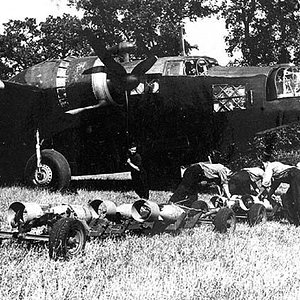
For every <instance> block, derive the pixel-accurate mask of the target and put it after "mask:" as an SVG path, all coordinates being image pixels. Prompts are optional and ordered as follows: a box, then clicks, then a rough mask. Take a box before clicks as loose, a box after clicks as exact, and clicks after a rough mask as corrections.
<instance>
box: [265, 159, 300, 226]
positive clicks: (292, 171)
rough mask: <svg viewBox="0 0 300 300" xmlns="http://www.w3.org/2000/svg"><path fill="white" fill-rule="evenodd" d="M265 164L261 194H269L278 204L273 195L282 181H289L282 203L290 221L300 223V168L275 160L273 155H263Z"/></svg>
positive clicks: (274, 204)
mask: <svg viewBox="0 0 300 300" xmlns="http://www.w3.org/2000/svg"><path fill="white" fill-rule="evenodd" d="M262 162H263V165H264V171H265V172H264V176H263V180H262V190H261V194H262V195H264V194H266V195H267V199H268V200H269V201H270V203H271V204H272V206H273V207H275V206H276V205H277V204H276V202H275V201H274V200H273V199H272V197H271V196H272V195H273V194H274V193H275V191H276V189H277V188H278V187H279V185H280V184H281V183H288V184H289V188H288V190H287V192H286V194H285V195H283V199H282V204H283V206H284V207H285V208H286V209H287V212H288V216H287V217H288V219H289V221H290V222H291V223H292V224H294V225H296V226H299V225H300V170H299V169H298V168H297V167H295V166H292V165H286V164H283V163H281V162H279V161H275V160H274V158H273V157H272V156H271V155H267V154H266V155H264V156H263V157H262Z"/></svg>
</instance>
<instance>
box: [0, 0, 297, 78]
mask: <svg viewBox="0 0 300 300" xmlns="http://www.w3.org/2000/svg"><path fill="white" fill-rule="evenodd" d="M68 5H69V6H73V7H76V8H77V9H78V10H81V11H82V12H83V16H82V17H81V18H79V17H77V16H72V15H70V14H64V15H62V16H60V17H53V16H48V17H47V18H46V20H45V21H43V22H40V23H37V22H36V19H33V18H26V19H25V20H22V21H21V20H10V21H9V22H7V23H4V24H3V26H4V31H3V33H2V34H1V35H0V58H1V59H0V78H2V79H5V78H9V77H10V76H11V75H14V74H16V73H18V72H19V71H21V70H23V69H25V68H27V67H29V66H32V65H34V64H37V63H39V62H42V61H44V60H47V59H54V58H63V57H66V56H83V55H91V54H92V52H91V48H90V46H89V44H88V43H87V41H86V39H85V37H84V35H83V32H82V28H85V27H89V28H91V29H92V30H93V31H94V32H95V34H97V35H98V36H99V37H100V38H102V39H103V40H104V41H105V43H106V45H107V46H113V45H116V44H117V43H119V42H121V41H133V42H135V44H136V46H137V51H136V52H135V53H134V58H144V57H146V56H148V55H149V54H155V55H158V56H171V55H178V54H180V52H181V36H180V32H181V28H182V27H183V25H184V21H185V20H187V19H188V20H190V21H192V22H195V21H196V20H197V18H204V17H208V16H217V17H220V18H221V17H222V18H224V19H225V22H226V29H227V36H226V37H225V41H226V45H227V49H226V50H227V52H228V54H229V55H231V56H233V54H234V53H235V51H239V52H240V53H242V58H241V59H240V60H239V61H235V62H234V63H235V64H238V65H257V66H259V65H268V64H275V63H296V64H297V63H299V61H300V45H299V37H300V22H299V21H300V20H299V19H300V7H299V1H298V0H289V1H285V0H268V1H266V0H229V1H228V0H69V1H68ZM207 30H209V28H208V29H207ZM204 42H207V43H209V41H204ZM193 47H194V46H193V45H190V44H189V43H188V42H187V41H185V49H186V52H187V53H189V52H190V50H191V49H192V48H193Z"/></svg>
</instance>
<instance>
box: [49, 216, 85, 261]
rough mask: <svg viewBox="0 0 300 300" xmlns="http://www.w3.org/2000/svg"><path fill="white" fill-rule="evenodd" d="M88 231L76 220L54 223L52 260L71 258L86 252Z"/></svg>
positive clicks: (51, 243) (62, 220)
mask: <svg viewBox="0 0 300 300" xmlns="http://www.w3.org/2000/svg"><path fill="white" fill-rule="evenodd" d="M85 244H86V231H85V228H84V226H83V224H82V223H81V222H80V221H79V220H76V219H72V218H62V219H60V220H58V221H57V222H56V223H54V225H53V228H52V230H51V232H50V236H49V256H50V258H53V259H57V258H60V257H61V258H65V259H68V258H71V257H73V256H75V255H77V254H79V253H81V252H82V251H83V250H84V247H85Z"/></svg>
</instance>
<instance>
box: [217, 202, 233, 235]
mask: <svg viewBox="0 0 300 300" xmlns="http://www.w3.org/2000/svg"><path fill="white" fill-rule="evenodd" d="M213 224H214V225H215V228H214V231H216V232H220V233H226V232H234V231H235V227H236V216H235V213H234V211H233V210H232V209H230V208H228V207H224V208H221V209H220V210H219V211H218V212H217V214H216V216H215V218H214V221H213Z"/></svg>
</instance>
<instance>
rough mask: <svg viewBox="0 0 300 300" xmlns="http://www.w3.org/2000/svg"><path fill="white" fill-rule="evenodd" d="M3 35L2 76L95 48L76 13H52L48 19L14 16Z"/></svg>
mask: <svg viewBox="0 0 300 300" xmlns="http://www.w3.org/2000/svg"><path fill="white" fill-rule="evenodd" d="M3 25H4V33H3V34H2V35H0V52H1V53H2V55H1V63H2V65H1V64H0V72H1V78H2V79H3V78H4V79H5V78H8V77H10V76H12V75H14V74H16V73H18V72H20V71H22V70H24V69H26V68H28V67H30V66H33V65H35V64H37V63H40V62H42V61H44V60H47V59H59V58H63V57H66V56H70V55H72V56H82V55H87V54H89V53H90V52H91V50H90V47H89V45H88V43H87V42H86V40H85V38H84V37H83V35H82V29H81V21H80V20H79V19H78V18H77V17H74V16H71V15H69V14H64V15H63V16H62V17H57V18H54V17H53V16H49V17H48V18H47V19H46V20H45V22H41V23H39V24H37V23H36V19H33V18H26V19H25V20H24V21H20V20H10V21H9V22H8V23H5V24H3Z"/></svg>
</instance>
